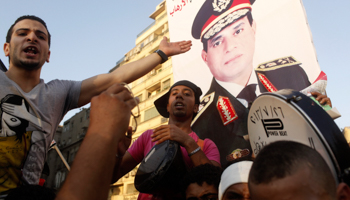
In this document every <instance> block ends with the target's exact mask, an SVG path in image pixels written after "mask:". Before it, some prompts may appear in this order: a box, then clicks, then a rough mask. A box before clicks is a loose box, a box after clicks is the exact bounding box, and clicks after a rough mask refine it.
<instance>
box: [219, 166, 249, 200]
mask: <svg viewBox="0 0 350 200" xmlns="http://www.w3.org/2000/svg"><path fill="white" fill-rule="evenodd" d="M252 164H253V162H252V161H240V162H237V163H233V164H231V165H230V166H228V167H227V168H226V169H225V171H224V172H223V173H222V176H221V181H220V185H219V200H230V199H240V200H248V199H250V194H249V189H248V176H249V171H250V168H251V167H252Z"/></svg>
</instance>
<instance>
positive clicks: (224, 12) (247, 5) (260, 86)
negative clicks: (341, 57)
mask: <svg viewBox="0 0 350 200" xmlns="http://www.w3.org/2000/svg"><path fill="white" fill-rule="evenodd" d="M166 4H167V13H168V20H169V32H170V38H171V41H180V40H192V43H193V46H192V49H191V50H190V51H189V52H187V53H185V54H182V55H179V56H175V57H173V58H172V61H173V72H174V79H175V80H174V81H175V82H176V81H179V80H189V81H191V82H193V83H195V84H196V85H198V86H199V87H201V89H202V91H203V93H204V95H203V97H202V100H201V104H200V111H199V113H198V115H197V117H196V118H195V119H194V120H193V122H192V128H193V130H194V131H195V132H196V133H197V134H198V135H199V137H201V138H210V139H212V140H213V141H214V142H215V143H216V145H217V146H218V148H219V151H220V154H221V164H222V166H223V167H226V166H227V165H228V164H230V163H232V162H235V161H237V160H239V159H243V157H245V156H249V155H251V148H250V145H249V142H248V141H247V134H248V132H247V124H246V123H247V121H246V120H247V116H248V111H249V108H250V106H251V103H252V101H253V100H254V99H255V98H256V96H258V95H259V94H261V93H263V92H268V91H269V92H273V91H277V90H280V89H285V88H290V89H295V90H298V91H300V90H303V89H304V88H306V87H309V86H310V85H311V84H313V83H314V82H315V80H316V79H317V78H318V77H319V75H320V74H321V70H320V67H319V65H318V62H317V58H316V53H315V49H314V46H313V43H312V38H311V32H310V29H309V27H308V23H307V18H306V14H305V11H304V8H303V5H302V2H301V1H299V0H256V1H255V0H196V1H194V0H167V1H166ZM317 80H318V79H317Z"/></svg>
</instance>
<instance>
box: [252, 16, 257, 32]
mask: <svg viewBox="0 0 350 200" xmlns="http://www.w3.org/2000/svg"><path fill="white" fill-rule="evenodd" d="M252 29H253V32H254V35H256V23H255V20H253V23H252Z"/></svg>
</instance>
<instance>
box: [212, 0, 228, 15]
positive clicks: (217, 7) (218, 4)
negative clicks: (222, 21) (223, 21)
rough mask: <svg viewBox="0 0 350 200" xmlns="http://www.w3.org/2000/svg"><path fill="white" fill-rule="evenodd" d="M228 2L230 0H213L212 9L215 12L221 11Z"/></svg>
mask: <svg viewBox="0 0 350 200" xmlns="http://www.w3.org/2000/svg"><path fill="white" fill-rule="evenodd" d="M229 3H230V0H218V1H217V0H214V1H213V8H214V9H213V10H214V11H216V12H221V11H223V10H225V9H226V7H227V6H228V4H229Z"/></svg>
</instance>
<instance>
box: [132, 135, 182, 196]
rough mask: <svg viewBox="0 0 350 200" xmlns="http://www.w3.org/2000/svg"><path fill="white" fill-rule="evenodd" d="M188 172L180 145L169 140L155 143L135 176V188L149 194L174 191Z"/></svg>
mask: <svg viewBox="0 0 350 200" xmlns="http://www.w3.org/2000/svg"><path fill="white" fill-rule="evenodd" d="M186 173H187V166H186V164H185V162H184V160H183V157H182V152H181V149H180V145H179V144H178V143H177V142H174V141H170V140H167V141H165V142H163V143H161V144H159V145H155V146H154V147H153V148H152V149H151V150H150V151H149V152H148V154H147V155H146V157H145V158H144V159H143V161H142V162H141V164H140V166H139V168H138V170H137V173H136V176H135V188H136V189H137V190H138V191H139V192H142V193H148V194H162V193H164V192H166V191H173V190H174V189H178V188H179V183H180V181H181V179H182V177H183V176H184V175H185V174H186Z"/></svg>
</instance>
